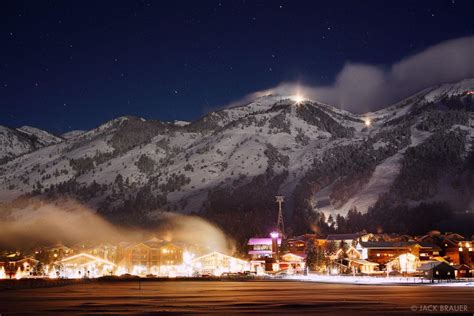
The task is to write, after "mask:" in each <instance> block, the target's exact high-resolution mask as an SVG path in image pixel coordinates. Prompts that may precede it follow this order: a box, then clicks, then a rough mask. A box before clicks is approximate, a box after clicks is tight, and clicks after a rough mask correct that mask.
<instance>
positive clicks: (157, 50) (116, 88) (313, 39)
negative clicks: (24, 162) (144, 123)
mask: <svg viewBox="0 0 474 316" xmlns="http://www.w3.org/2000/svg"><path fill="white" fill-rule="evenodd" d="M473 16H474V2H473V1H460V0H449V1H434V0H430V1H393V2H389V1H363V2H362V1H324V2H319V1H308V2H303V1H170V3H166V2H165V1H108V2H107V1H26V2H23V1H2V2H1V3H0V20H1V21H2V22H1V27H0V41H1V48H0V124H2V125H9V126H14V127H17V126H21V125H32V126H37V127H40V128H44V129H47V130H50V131H52V132H55V133H62V132H64V131H68V130H72V129H89V128H92V127H94V126H97V125H98V124H100V123H102V122H104V121H106V120H109V119H112V118H115V117H118V116H121V115H126V114H130V115H137V116H143V117H145V118H150V119H151V118H154V119H161V120H173V119H182V120H191V119H195V118H197V117H199V116H200V115H202V114H203V113H204V112H205V111H206V109H209V108H215V107H218V106H219V105H224V104H226V103H228V102H231V101H234V100H236V99H239V98H240V97H242V96H244V95H245V94H247V93H250V92H253V91H256V90H261V89H265V88H270V87H272V86H275V85H277V84H278V83H280V82H282V81H292V80H300V81H302V82H305V83H308V84H328V83H331V82H332V81H333V80H334V77H335V75H336V74H337V72H338V71H339V70H340V69H341V68H342V67H343V65H344V63H345V62H346V61H353V62H364V63H371V64H377V65H390V64H391V63H393V62H396V61H398V60H400V59H401V58H403V57H405V56H407V55H411V54H413V53H416V52H419V51H422V50H423V49H425V48H427V47H429V46H431V45H433V44H436V43H438V42H441V41H444V40H447V39H452V38H457V37H461V36H466V35H473V34H474V19H473Z"/></svg>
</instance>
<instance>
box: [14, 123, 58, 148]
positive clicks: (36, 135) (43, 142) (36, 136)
mask: <svg viewBox="0 0 474 316" xmlns="http://www.w3.org/2000/svg"><path fill="white" fill-rule="evenodd" d="M17 130H18V131H20V132H22V133H24V134H26V135H28V136H29V137H30V138H31V139H33V140H34V142H36V143H37V144H38V145H40V146H41V147H44V146H50V145H54V144H57V143H60V142H62V141H63V139H62V138H61V137H58V136H56V135H53V134H51V133H49V132H46V131H44V130H42V129H39V128H36V127H31V126H22V127H20V128H18V129H17Z"/></svg>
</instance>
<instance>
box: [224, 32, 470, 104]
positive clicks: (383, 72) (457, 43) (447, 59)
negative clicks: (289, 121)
mask: <svg viewBox="0 0 474 316" xmlns="http://www.w3.org/2000/svg"><path fill="white" fill-rule="evenodd" d="M374 54H375V53H374ZM472 77H474V36H470V37H463V38H458V39H453V40H448V41H445V42H441V43H439V44H437V45H434V46H431V47H429V48H427V49H425V50H424V51H422V52H420V53H418V54H415V55H412V56H408V57H406V58H404V59H402V60H400V61H399V62H396V63H394V64H392V65H390V66H388V67H383V66H379V65H369V64H362V63H352V62H346V64H345V65H344V66H343V68H342V70H341V71H340V72H339V73H338V74H337V76H336V79H335V82H334V83H333V84H332V85H329V86H308V85H301V84H298V83H294V82H284V83H282V84H280V85H278V86H277V87H274V88H271V89H267V90H265V91H259V92H255V93H252V94H249V95H247V96H246V97H245V98H244V100H243V101H247V100H250V99H251V98H255V97H258V96H261V95H264V94H268V93H279V94H291V95H293V94H295V92H296V91H297V90H299V91H300V93H302V94H304V96H305V97H307V98H310V99H313V100H317V101H320V102H324V103H328V104H331V105H335V106H338V107H340V108H343V109H345V110H348V111H351V112H356V113H363V112H367V111H373V110H377V109H381V108H383V107H386V106H388V105H390V104H392V103H395V102H397V101H399V100H401V99H403V98H405V97H408V96H410V95H412V94H414V93H416V92H418V91H420V90H422V89H425V88H428V87H431V86H434V85H437V84H440V83H446V82H454V81H459V80H462V79H466V78H472ZM236 103H238V102H233V103H232V104H231V105H235V104H236ZM242 103H243V102H242V100H240V104H242Z"/></svg>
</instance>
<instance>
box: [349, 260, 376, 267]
mask: <svg viewBox="0 0 474 316" xmlns="http://www.w3.org/2000/svg"><path fill="white" fill-rule="evenodd" d="M349 261H350V262H355V263H357V264H361V265H369V266H378V263H375V262H370V261H368V260H365V259H349Z"/></svg>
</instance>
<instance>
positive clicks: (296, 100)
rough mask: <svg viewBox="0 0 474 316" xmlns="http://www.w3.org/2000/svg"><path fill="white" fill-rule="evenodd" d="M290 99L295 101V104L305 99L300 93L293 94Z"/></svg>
mask: <svg viewBox="0 0 474 316" xmlns="http://www.w3.org/2000/svg"><path fill="white" fill-rule="evenodd" d="M292 99H293V100H294V101H295V102H296V104H300V103H301V102H303V101H304V100H305V98H304V97H303V96H302V95H301V94H296V95H294V96H293V97H292Z"/></svg>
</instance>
